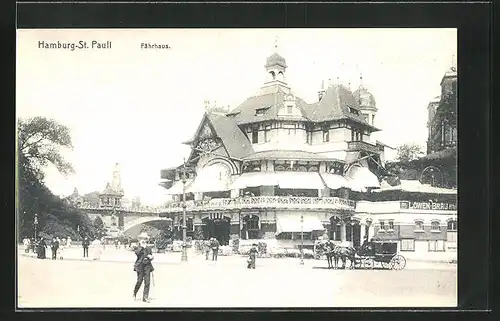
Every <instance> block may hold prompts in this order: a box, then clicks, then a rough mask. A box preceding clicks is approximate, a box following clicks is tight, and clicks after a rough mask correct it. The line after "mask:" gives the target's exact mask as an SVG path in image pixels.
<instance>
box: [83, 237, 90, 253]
mask: <svg viewBox="0 0 500 321" xmlns="http://www.w3.org/2000/svg"><path fill="white" fill-rule="evenodd" d="M89 245H90V241H89V239H88V238H84V239H83V242H82V246H83V257H89Z"/></svg>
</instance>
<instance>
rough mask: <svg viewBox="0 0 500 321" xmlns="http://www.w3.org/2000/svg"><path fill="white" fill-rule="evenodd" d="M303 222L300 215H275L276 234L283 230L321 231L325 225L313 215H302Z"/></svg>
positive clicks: (283, 231)
mask: <svg viewBox="0 0 500 321" xmlns="http://www.w3.org/2000/svg"><path fill="white" fill-rule="evenodd" d="M303 218H304V222H303V223H302V222H301V217H300V215H293V216H288V215H286V216H285V215H277V216H276V234H280V233H285V232H306V233H307V232H313V231H323V230H324V229H325V227H324V226H323V224H322V223H321V220H320V219H319V218H318V217H316V216H313V215H304V216H303Z"/></svg>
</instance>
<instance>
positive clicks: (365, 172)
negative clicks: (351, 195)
mask: <svg viewBox="0 0 500 321" xmlns="http://www.w3.org/2000/svg"><path fill="white" fill-rule="evenodd" d="M347 182H348V184H349V188H351V189H352V190H353V191H363V190H364V189H366V188H369V187H380V182H379V181H378V177H377V176H376V175H375V174H373V173H372V172H371V171H370V170H369V169H368V168H366V167H359V166H356V167H353V168H352V169H351V170H350V171H349V177H348V179H347Z"/></svg>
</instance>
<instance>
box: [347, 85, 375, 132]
mask: <svg viewBox="0 0 500 321" xmlns="http://www.w3.org/2000/svg"><path fill="white" fill-rule="evenodd" d="M359 79H360V83H359V88H358V89H357V90H356V91H355V92H354V93H353V95H354V98H355V99H356V100H357V101H358V103H359V109H360V111H361V114H362V115H363V117H364V118H365V120H366V122H367V123H368V124H370V125H372V126H375V125H374V123H375V115H376V114H377V110H378V109H377V104H376V102H375V97H374V96H373V95H372V94H371V93H370V92H369V91H368V90H367V89H366V88H365V87H364V86H363V76H361V77H359Z"/></svg>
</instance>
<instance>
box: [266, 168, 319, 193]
mask: <svg viewBox="0 0 500 321" xmlns="http://www.w3.org/2000/svg"><path fill="white" fill-rule="evenodd" d="M276 176H277V177H278V185H279V187H280V188H285V189H323V188H325V185H324V184H323V181H322V180H321V177H320V176H319V173H317V172H276Z"/></svg>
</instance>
